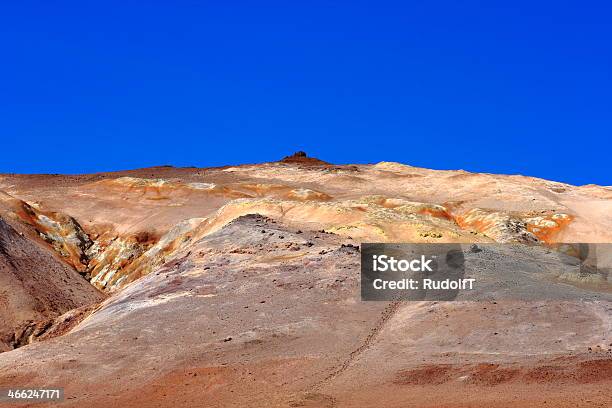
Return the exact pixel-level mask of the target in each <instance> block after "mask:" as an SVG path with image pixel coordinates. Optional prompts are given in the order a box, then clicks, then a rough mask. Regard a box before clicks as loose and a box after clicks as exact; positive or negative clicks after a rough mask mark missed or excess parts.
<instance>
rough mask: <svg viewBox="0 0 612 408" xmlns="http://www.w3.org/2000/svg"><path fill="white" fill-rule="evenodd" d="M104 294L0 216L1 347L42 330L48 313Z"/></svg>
mask: <svg viewBox="0 0 612 408" xmlns="http://www.w3.org/2000/svg"><path fill="white" fill-rule="evenodd" d="M102 299H103V295H102V293H100V292H99V291H98V290H96V289H95V288H94V287H93V286H91V285H90V284H89V283H88V282H87V281H85V280H84V279H83V277H82V276H80V275H79V273H78V272H76V271H75V270H74V269H72V268H71V267H70V266H68V265H66V264H65V263H63V262H62V261H61V260H59V259H58V258H57V256H56V255H55V254H54V253H53V252H52V251H51V250H50V249H47V248H45V247H44V246H43V245H40V244H39V243H37V242H35V241H33V240H31V239H29V238H27V237H26V236H25V234H24V233H23V232H18V231H16V230H15V228H13V227H12V226H11V225H10V224H9V223H8V222H7V221H6V220H4V219H2V218H0V350H3V351H4V350H8V349H11V348H13V347H15V346H18V345H19V343H20V342H23V341H27V339H24V338H23V337H26V338H27V337H28V336H30V335H31V334H33V331H34V329H37V330H36V333H35V334H36V335H40V334H42V333H43V332H44V326H45V325H46V324H47V322H49V321H50V320H51V319H53V318H55V317H57V316H59V315H61V314H63V313H65V312H67V311H69V310H72V309H75V308H78V307H81V306H85V305H90V304H92V303H95V302H98V301H100V300H102ZM39 323H40V324H41V325H42V326H40V327H38V326H37V324H39ZM47 328H48V327H47Z"/></svg>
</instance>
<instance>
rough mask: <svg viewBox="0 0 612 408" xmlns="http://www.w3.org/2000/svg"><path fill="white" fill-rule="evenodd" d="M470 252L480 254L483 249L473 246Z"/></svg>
mask: <svg viewBox="0 0 612 408" xmlns="http://www.w3.org/2000/svg"><path fill="white" fill-rule="evenodd" d="M470 252H472V253H478V252H482V249H481V248H480V247H479V246H478V245H476V244H472V246H470Z"/></svg>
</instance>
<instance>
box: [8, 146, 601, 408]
mask: <svg viewBox="0 0 612 408" xmlns="http://www.w3.org/2000/svg"><path fill="white" fill-rule="evenodd" d="M0 190H3V191H5V192H6V193H4V194H0V199H1V200H0V204H1V205H0V210H2V214H3V216H4V217H5V219H7V220H10V222H11V223H12V225H14V226H15V228H18V229H19V230H20V231H23V234H24V236H23V237H21V239H22V240H24V241H25V242H29V243H36V245H37V246H40V248H39V249H41V250H44V251H47V252H45V253H51V252H49V251H54V253H55V255H54V256H53V257H52V258H53V259H54V260H55V261H57V262H63V264H64V265H63V267H64V268H68V269H67V270H68V271H69V272H70V274H71V276H73V277H75V278H77V279H80V283H81V284H84V285H86V286H87V285H88V284H87V281H86V279H89V280H90V281H91V283H92V284H93V285H95V286H97V287H98V288H101V289H102V290H103V291H106V292H108V298H107V299H106V300H104V301H102V302H101V303H100V304H99V305H97V306H96V307H95V308H81V309H77V310H76V311H71V312H69V313H67V314H66V315H64V316H62V317H60V318H58V319H56V320H55V321H54V323H53V324H52V325H51V327H50V329H49V333H48V334H47V335H45V334H44V333H43V335H42V336H41V337H40V338H38V340H45V341H37V342H34V343H33V344H30V345H27V346H25V347H21V348H18V349H16V350H13V351H10V352H5V353H0V387H3V386H9V385H11V386H24V385H30V384H35V385H36V386H63V387H66V395H67V396H68V398H69V399H68V401H67V402H66V404H64V405H65V406H73V407H81V406H89V407H106V406H122V407H130V406H134V407H136V406H138V407H140V406H145V407H165V406H173V407H226V406H236V407H238V406H240V407H244V406H248V407H260V406H271V407H275V406H276V407H298V406H308V407H333V406H336V407H344V406H355V407H379V406H385V407H398V408H399V407H415V408H416V407H419V408H420V407H432V408H433V407H436V408H437V407H441V406H443V407H455V408H458V407H482V408H484V407H491V406H499V407H516V406H520V407H541V406H549V405H550V406H558V407H570V406H571V407H576V406H578V407H586V406H600V407H606V406H610V405H612V397H611V396H610V395H609V392H607V390H609V389H610V387H611V386H612V304H611V302H610V296H611V293H612V292H611V291H603V292H594V291H591V290H590V289H589V288H588V287H582V286H580V285H577V284H575V282H571V281H569V282H568V281H560V280H555V279H551V278H550V276H557V275H563V274H566V275H569V274H571V271H569V270H568V269H567V268H568V265H566V264H565V263H563V262H561V261H560V259H559V257H558V256H556V255H555V253H554V251H550V250H549V249H547V245H548V244H551V243H554V242H612V219H611V218H610V217H611V215H610V214H612V211H611V210H612V189H611V188H610V187H599V186H583V187H576V186H570V185H566V184H562V183H556V182H551V181H546V180H540V179H534V178H529V177H523V176H500V175H490V174H473V173H467V172H463V171H434V170H427V169H421V168H415V167H411V166H405V165H401V164H397V163H379V164H376V165H346V166H335V165H331V164H328V163H325V162H321V161H318V160H316V159H312V160H310V159H309V158H305V157H304V156H303V155H298V156H293V157H288V158H287V159H286V160H285V161H284V162H282V163H266V164H261V165H247V166H238V167H225V168H214V169H195V168H183V169H177V168H172V167H158V168H151V169H140V170H134V171H127V172H119V173H103V174H96V175H83V176H59V175H57V176H56V175H43V176H23V175H2V176H0ZM19 242H21V241H19ZM362 242H458V243H474V242H476V243H479V244H478V245H479V246H480V248H481V250H480V251H479V252H477V253H474V254H472V255H471V256H474V257H476V259H477V261H478V262H477V263H476V264H477V265H479V266H478V268H477V269H476V270H474V271H472V273H474V274H475V275H477V276H489V277H490V271H491V270H501V271H502V272H503V271H508V272H509V273H507V274H504V275H503V276H499V279H489V281H490V282H489V284H490V286H489V287H488V288H489V289H491V290H493V291H494V292H495V293H496V294H497V295H499V297H498V298H496V301H491V300H486V299H487V293H483V294H482V295H483V297H482V298H481V300H480V301H478V302H474V301H466V300H465V299H462V298H459V299H458V300H457V301H454V302H363V301H361V300H360V293H359V262H360V244H361V243H362ZM494 242H506V243H515V244H517V245H514V246H512V247H510V246H507V247H491V246H487V244H488V243H494ZM526 244H528V245H526ZM532 244H535V246H532ZM12 245H13V244H12ZM468 247H469V245H468ZM28 251H29V250H28ZM534 256H537V257H538V259H541V260H543V262H542V264H541V265H540V264H538V267H537V268H536V267H534V265H533V262H532V259H534V258H533V257H534ZM77 271H79V272H80V274H81V276H79V273H78V272H77ZM538 271H540V272H538ZM541 271H544V272H546V273H541ZM51 276H53V275H51ZM607 279H608V281H607V283H608V285H609V283H610V276H608V277H607ZM70 282H72V281H70ZM67 287H70V285H66V286H64V287H62V288H60V289H58V290H65V289H66V288H67ZM516 287H519V288H527V291H526V296H527V297H526V298H527V299H531V300H530V301H517V300H512V299H514V298H513V297H512V296H510V292H509V291H510V288H516ZM90 289H91V288H90ZM544 293H546V294H548V295H552V296H551V299H553V300H547V301H544V300H541V299H542V298H541V296H540V295H542V294H544ZM19 298H21V297H19ZM77 306H78V305H75V306H74V307H77ZM11 316H13V314H11ZM58 335H59V336H58ZM33 340H37V338H34V339H33ZM24 343H27V342H24ZM37 406H41V405H37ZM42 406H44V405H42Z"/></svg>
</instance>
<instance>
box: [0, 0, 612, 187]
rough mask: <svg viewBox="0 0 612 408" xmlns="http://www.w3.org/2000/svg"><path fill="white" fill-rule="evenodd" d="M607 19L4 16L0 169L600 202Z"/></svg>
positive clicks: (611, 63) (609, 180)
mask: <svg viewBox="0 0 612 408" xmlns="http://www.w3.org/2000/svg"><path fill="white" fill-rule="evenodd" d="M611 20H612V6H611V5H610V4H609V2H604V1H602V2H597V3H596V2H588V1H571V2H568V1H554V2H553V1H550V2H548V1H512V2H508V1H506V2H495V1H479V2H476V1H398V2H387V1H381V0H378V1H371V2H364V1H355V0H352V1H347V2H341V1H335V2H331V1H330V2H318V1H308V2H294V1H279V2H267V1H258V2H233V1H214V2H213V1H211V2H195V1H189V2H187V1H184V2H181V1H176V2H171V1H164V2H146V3H144V2H142V3H140V2H130V1H120V2H119V1H112V0H107V1H104V2H97V4H94V2H83V1H79V2H64V1H40V2H31V1H27V0H26V1H13V2H9V1H6V2H3V4H2V10H1V11H0V52H1V54H0V55H1V59H0V61H1V64H0V78H1V79H0V141H1V148H2V150H1V151H2V158H1V159H0V172H27V173H37V172H51V173H84V172H94V171H105V170H116V169H127V168H135V167H143V166H151V165H160V164H173V165H176V166H189V165H195V166H215V165H226V164H237V163H252V162H261V161H271V160H276V159H280V158H281V157H282V156H284V155H287V154H289V153H292V152H293V151H295V150H305V151H307V152H308V153H309V154H311V155H313V156H317V157H319V158H321V159H324V160H327V161H331V162H335V163H368V162H378V161H382V160H389V161H399V162H403V163H407V164H412V165H416V166H423V167H430V168H438V169H457V168H462V169H466V170H470V171H484V172H491V173H511V174H516V173H521V174H526V175H533V176H538V177H544V178H548V179H554V180H559V181H565V182H569V183H572V184H587V183H598V184H604V185H612V171H611V168H612V166H611V164H610V162H611V160H612V157H611V153H612V149H611V144H612V143H611V139H612V24H611V23H610V21H611Z"/></svg>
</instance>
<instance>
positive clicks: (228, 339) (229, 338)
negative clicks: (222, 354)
mask: <svg viewBox="0 0 612 408" xmlns="http://www.w3.org/2000/svg"><path fill="white" fill-rule="evenodd" d="M223 341H224V342H228V341H232V338H231V337H230V336H227V337H226V338H224V339H223Z"/></svg>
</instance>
